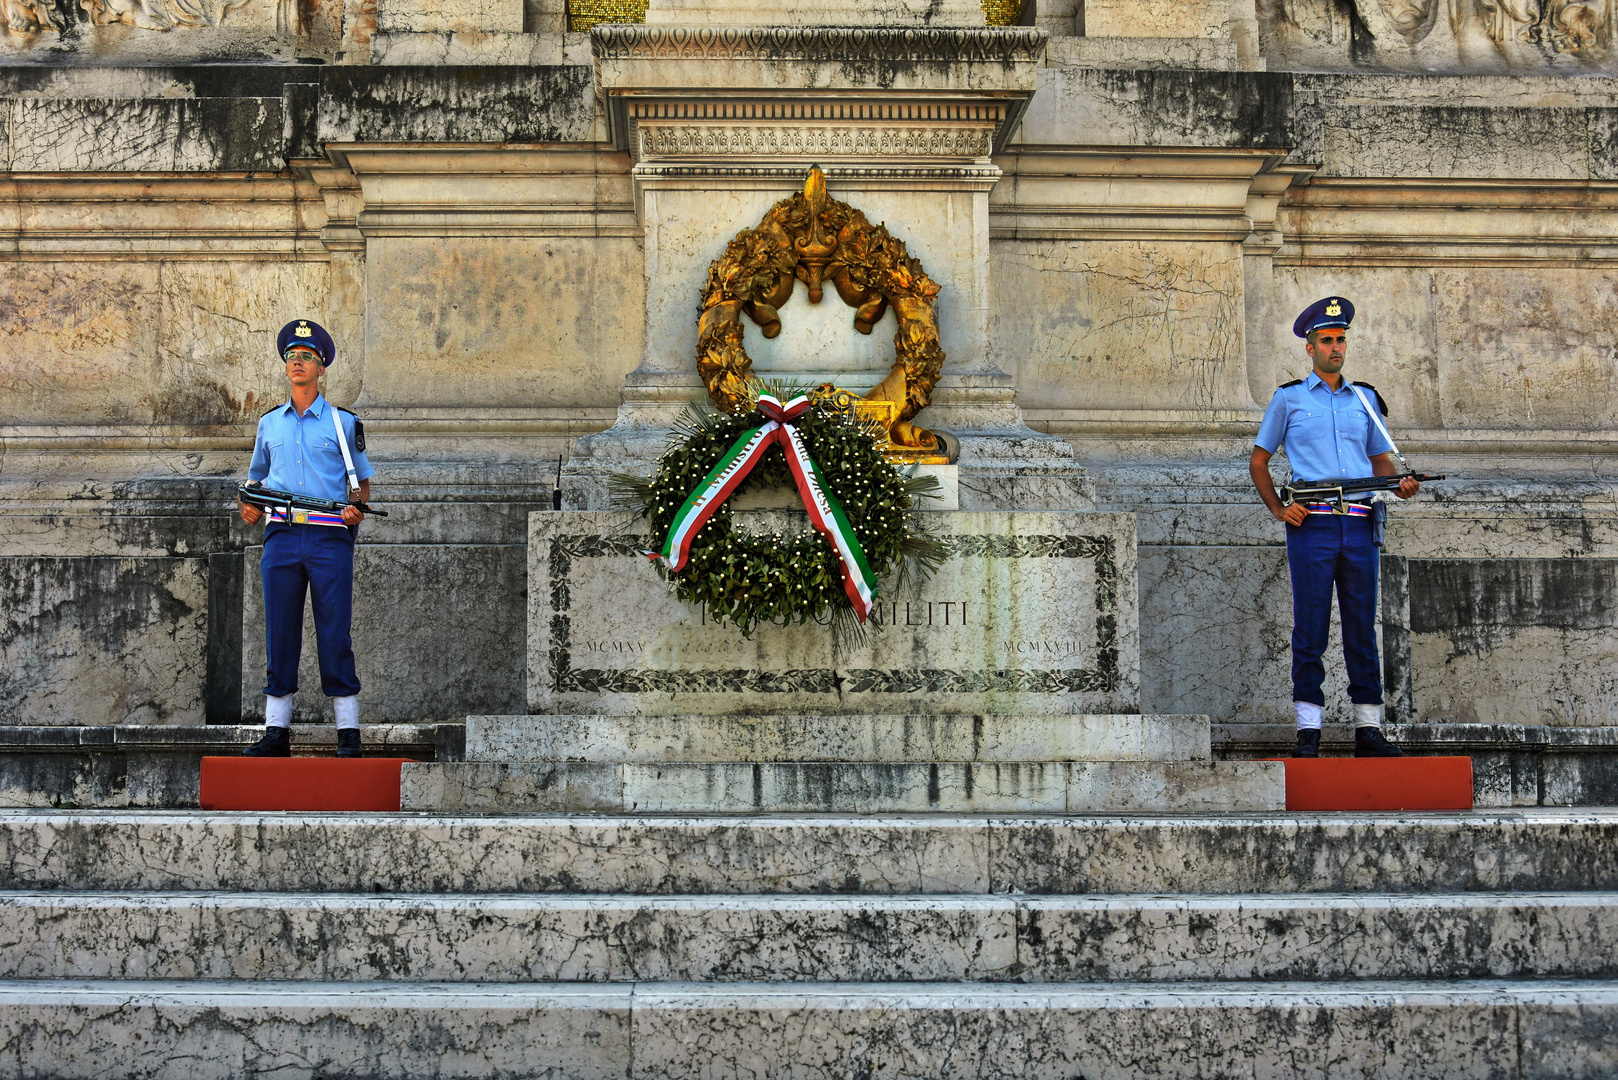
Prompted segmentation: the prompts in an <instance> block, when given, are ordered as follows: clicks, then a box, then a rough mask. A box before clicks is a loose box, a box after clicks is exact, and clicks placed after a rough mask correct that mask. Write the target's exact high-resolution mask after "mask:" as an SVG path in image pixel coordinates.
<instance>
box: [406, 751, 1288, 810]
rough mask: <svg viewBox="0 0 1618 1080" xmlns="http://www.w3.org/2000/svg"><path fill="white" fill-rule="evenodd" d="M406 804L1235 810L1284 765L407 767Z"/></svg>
mask: <svg viewBox="0 0 1618 1080" xmlns="http://www.w3.org/2000/svg"><path fill="white" fill-rule="evenodd" d="M400 805H401V806H402V807H403V808H404V809H406V810H428V811H433V812H435V813H446V812H447V813H457V812H465V811H472V812H477V811H513V810H515V811H541V812H579V811H584V812H596V813H647V814H669V813H672V814H744V813H764V814H822V813H832V814H842V813H852V814H895V813H901V814H902V813H918V812H940V813H1082V812H1098V813H1140V812H1146V813H1171V814H1172V813H1207V812H1216V811H1223V812H1229V813H1246V812H1258V811H1265V810H1281V809H1284V808H1285V807H1286V775H1285V772H1284V769H1283V766H1282V764H1281V763H1280V762H1278V761H1166V762H1159V761H1095V762H1087V761H1075V762H1063V761H1034V762H1016V763H1008V764H979V763H973V762H933V763H930V764H929V763H904V764H879V763H870V762H817V763H806V762H766V763H707V764H659V765H642V764H636V763H624V764H608V763H601V762H565V763H549V762H521V761H519V762H509V763H501V762H450V763H437V762H434V763H425V762H413V763H409V764H406V765H405V766H404V768H403V770H402V771H401V773H400Z"/></svg>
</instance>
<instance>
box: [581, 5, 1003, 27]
mask: <svg viewBox="0 0 1618 1080" xmlns="http://www.w3.org/2000/svg"><path fill="white" fill-rule="evenodd" d="M649 2H650V0H567V28H568V29H569V30H570V31H572V32H573V33H575V34H583V33H588V32H589V30H590V28H591V27H592V26H594V25H596V24H597V23H644V22H645V21H646V5H647V4H648V3H649ZM981 3H982V4H983V21H984V22H986V23H988V24H989V25H990V26H1016V25H1017V19H1018V18H1019V17H1021V15H1022V4H1023V0H981Z"/></svg>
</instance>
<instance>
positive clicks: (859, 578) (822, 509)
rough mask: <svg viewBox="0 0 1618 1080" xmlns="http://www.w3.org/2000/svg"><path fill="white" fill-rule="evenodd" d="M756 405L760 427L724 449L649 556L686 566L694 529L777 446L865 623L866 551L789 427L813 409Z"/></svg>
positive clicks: (769, 401)
mask: <svg viewBox="0 0 1618 1080" xmlns="http://www.w3.org/2000/svg"><path fill="white" fill-rule="evenodd" d="M758 408H759V411H760V412H762V413H763V414H764V415H765V417H766V421H765V423H764V424H763V426H761V427H756V428H752V429H751V430H749V431H745V432H743V433H742V435H741V437H740V438H738V439H737V440H736V442H735V443H734V444H732V446H731V448H730V449H729V450H726V451H725V453H724V456H722V457H721V458H720V459H719V461H718V463H717V464H715V465H714V467H713V468H712V469H711V470H710V471H709V473H708V475H707V476H706V477H705V478H704V479H703V481H702V483H700V484H698V485H697V488H696V490H695V491H693V492H692V493H691V494H690V496H689V497H688V498H687V499H686V500H685V502H684V503H682V504H681V506H680V509H679V512H678V513H676V514H675V515H674V521H673V522H672V523H671V524H670V525H669V534H668V538H667V539H666V540H664V541H663V548H662V550H661V551H658V552H656V553H654V554H652V556H651V557H652V558H653V559H662V560H663V561H664V562H666V563H668V566H669V569H670V570H673V571H676V572H677V571H679V570H682V569H684V568H685V564H686V562H687V561H688V560H689V559H690V557H691V543H692V541H693V540H695V539H696V535H697V533H698V532H699V531H700V530H701V529H702V527H703V526H704V525H706V524H707V523H708V519H709V518H711V517H713V515H714V512H715V511H716V510H718V509H719V507H720V506H722V505H723V504H724V502H725V500H726V499H728V498H730V497H731V495H733V494H735V492H736V489H737V488H738V487H740V486H741V484H742V481H743V480H745V479H747V475H748V473H750V472H752V471H753V466H755V465H757V464H758V463H759V462H760V461H762V460H763V459H764V454H765V451H767V450H769V448H770V447H772V446H775V445H779V446H780V447H781V449H782V451H783V452H784V453H785V454H786V459H787V468H789V469H790V470H791V471H792V479H793V481H794V482H795V483H796V484H797V486H798V494H799V495H801V496H802V497H803V505H804V509H806V510H808V511H809V524H811V525H813V526H814V529H815V531H816V532H818V533H819V534H820V535H821V536H824V537H825V538H826V542H827V543H829V544H830V545H831V546H832V548H833V549H835V550H836V552H837V557H838V559H839V560H840V561H841V562H842V565H843V591H844V592H846V593H847V594H848V599H849V603H851V604H853V605H854V613H855V614H856V615H857V616H859V620H860V622H864V621H865V618H866V616H867V615H869V614H870V612H871V606H872V605H873V604H874V603H875V602H876V582H875V580H873V577H872V574H871V567H870V565H869V564H868V563H866V561H865V551H864V549H863V548H861V547H860V542H859V538H858V537H856V536H855V535H854V527H853V525H851V524H850V523H849V520H848V515H847V514H846V513H844V512H843V508H842V506H841V505H839V504H838V502H837V499H836V497H835V496H833V495H832V493H831V492H830V491H827V490H826V483H825V478H824V477H823V476H822V475H821V473H820V468H819V466H817V465H816V464H815V463H814V461H812V460H811V459H810V457H809V451H808V450H806V449H805V448H804V445H803V438H802V437H801V436H800V435H799V434H798V432H797V429H796V428H794V427H793V426H792V422H793V421H794V420H796V419H798V418H799V417H800V416H802V415H803V414H804V413H806V412H808V411H809V409H810V408H811V405H810V401H809V398H808V396H807V395H799V396H798V397H795V398H793V399H792V400H791V401H788V402H786V403H785V404H782V402H781V401H780V400H779V399H777V398H776V397H774V396H773V395H771V394H760V395H759V398H758Z"/></svg>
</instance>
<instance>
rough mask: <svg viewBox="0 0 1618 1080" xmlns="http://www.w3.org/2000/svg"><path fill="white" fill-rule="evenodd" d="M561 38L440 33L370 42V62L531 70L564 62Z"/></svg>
mask: <svg viewBox="0 0 1618 1080" xmlns="http://www.w3.org/2000/svg"><path fill="white" fill-rule="evenodd" d="M562 57H563V49H562V35H561V33H560V32H556V33H550V34H544V33H539V34H517V33H511V34H486V33H473V32H466V33H461V32H455V31H447V30H446V31H439V32H436V33H431V34H423V33H396V34H391V33H384V34H378V35H377V36H376V37H374V38H372V39H371V63H373V64H379V65H394V66H404V67H414V66H438V65H451V66H460V65H463V64H487V65H491V66H495V65H499V66H520V67H531V66H536V65H540V64H560V63H564V60H563V59H562Z"/></svg>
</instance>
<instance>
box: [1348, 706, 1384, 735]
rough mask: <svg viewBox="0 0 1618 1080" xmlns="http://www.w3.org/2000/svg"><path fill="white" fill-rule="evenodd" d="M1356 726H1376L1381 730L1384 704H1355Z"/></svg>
mask: <svg viewBox="0 0 1618 1080" xmlns="http://www.w3.org/2000/svg"><path fill="white" fill-rule="evenodd" d="M1354 726H1355V727H1357V728H1362V727H1374V728H1377V729H1379V730H1380V729H1381V727H1382V706H1380V705H1356V706H1354Z"/></svg>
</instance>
